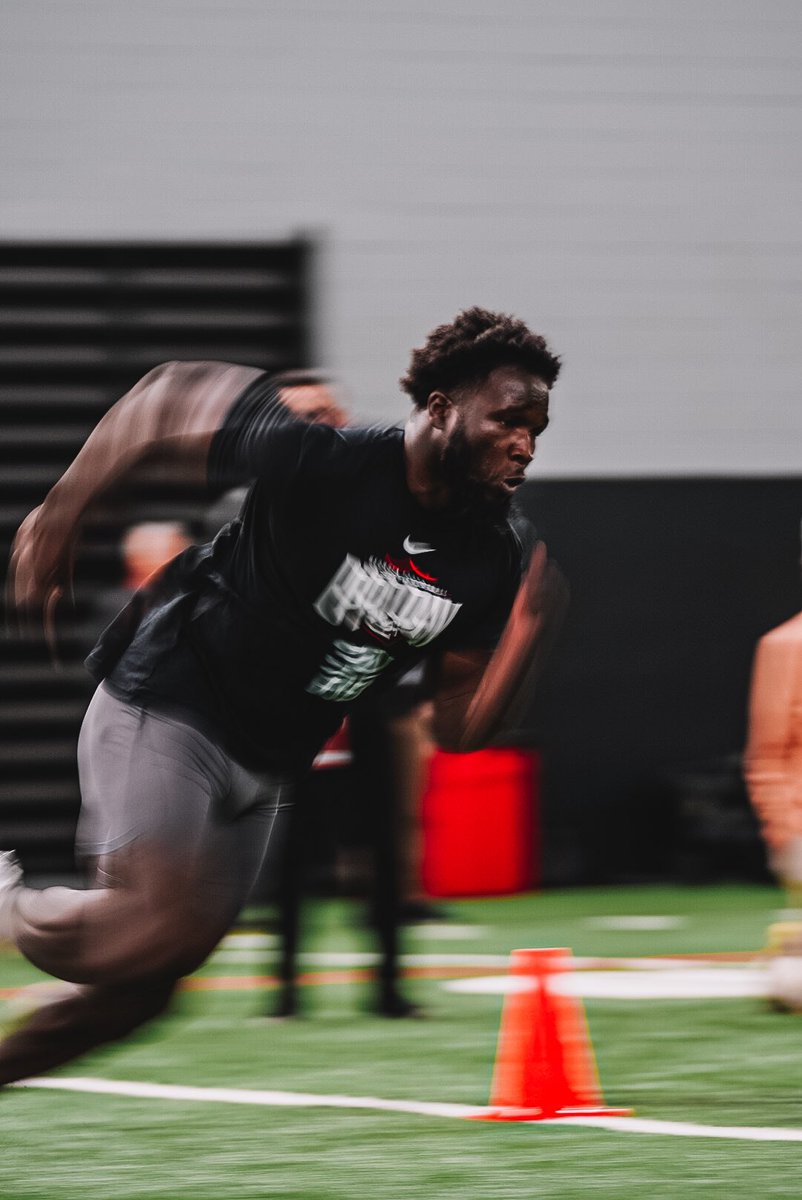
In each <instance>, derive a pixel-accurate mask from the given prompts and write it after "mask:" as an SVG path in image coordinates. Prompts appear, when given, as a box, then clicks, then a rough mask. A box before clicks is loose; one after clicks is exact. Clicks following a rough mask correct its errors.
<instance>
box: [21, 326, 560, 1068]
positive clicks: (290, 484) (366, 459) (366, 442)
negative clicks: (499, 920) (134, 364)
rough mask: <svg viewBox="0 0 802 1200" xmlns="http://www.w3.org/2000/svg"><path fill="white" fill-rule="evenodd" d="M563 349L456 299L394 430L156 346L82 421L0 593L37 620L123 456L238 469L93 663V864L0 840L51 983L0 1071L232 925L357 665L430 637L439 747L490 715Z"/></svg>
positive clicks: (525, 657)
mask: <svg viewBox="0 0 802 1200" xmlns="http://www.w3.org/2000/svg"><path fill="white" fill-rule="evenodd" d="M559 366H560V364H559V360H558V358H557V357H556V356H555V355H554V354H553V353H552V352H551V351H550V349H549V348H548V346H547V344H546V342H545V340H544V339H543V338H542V337H540V336H539V335H537V334H534V333H532V332H531V331H530V330H529V329H528V328H527V327H526V326H525V325H524V324H523V322H521V321H519V320H516V319H514V318H512V317H509V316H506V315H503V314H497V313H492V312H488V311H487V310H484V309H480V308H472V309H468V310H466V311H465V312H463V313H460V314H459V315H458V317H457V318H456V319H455V320H454V321H453V322H452V323H451V324H449V325H441V326H439V327H438V328H436V329H435V330H434V331H433V332H432V333H431V334H430V335H429V337H428V339H427V340H426V343H425V344H424V346H422V347H421V348H419V349H417V350H415V351H414V352H413V354H412V358H411V363H410V367H409V370H408V372H407V374H406V375H405V376H404V378H403V379H402V380H401V384H402V387H403V388H404V390H405V391H407V392H408V393H409V395H410V396H411V398H412V414H411V416H410V418H409V420H408V422H407V424H406V427H405V428H404V429H403V430H402V429H396V428H390V429H350V428H345V429H339V428H333V427H331V426H330V425H327V424H322V423H311V424H310V423H309V421H310V418H311V419H312V420H313V422H314V417H315V414H316V413H317V412H318V410H321V411H325V410H326V408H327V407H330V406H331V405H332V404H333V403H334V400H333V398H332V395H331V392H330V390H329V389H328V388H327V386H326V385H324V384H322V383H314V382H313V383H309V382H304V381H303V380H298V379H297V378H292V377H290V378H284V379H282V378H281V377H278V378H275V377H270V376H269V375H266V374H264V373H263V372H261V371H258V370H256V369H253V368H249V367H242V366H232V365H227V364H222V363H203V362H201V363H180V362H176V363H168V364H166V365H164V366H160V367H157V368H155V369H154V370H153V371H151V372H150V373H149V374H148V375H146V376H145V377H144V378H143V379H142V380H140V382H139V383H137V384H136V386H135V387H134V388H132V390H131V391H130V392H128V393H127V395H125V396H124V397H123V398H122V399H121V400H120V401H118V403H117V404H115V405H114V406H113V407H112V408H111V409H110V410H109V412H108V413H107V414H106V415H105V416H104V417H103V419H102V420H101V421H100V422H99V424H98V425H97V427H96V428H95V430H94V431H93V432H92V434H91V435H90V436H89V438H88V440H87V441H86V443H85V445H84V446H83V448H82V449H81V451H80V452H79V454H78V455H77V457H76V459H75V460H74V462H73V463H72V465H71V466H70V467H69V468H68V470H67V471H66V472H65V474H64V475H63V476H62V478H61V479H60V480H59V481H58V483H56V484H55V486H54V487H53V488H52V490H51V491H50V492H49V493H48V495H47V497H46V498H45V500H44V502H43V504H42V505H41V506H40V507H39V508H38V509H36V510H35V511H34V512H33V513H31V514H30V515H29V516H28V517H27V518H26V520H25V521H24V522H23V524H22V526H21V527H20V530H19V532H18V534H17V538H16V541H15V544H14V548H13V551H12V560H11V588H12V594H13V598H14V602H15V604H16V606H17V608H18V610H19V611H21V612H25V613H30V612H31V611H35V612H39V613H41V614H43V616H44V620H45V626H46V628H51V629H52V623H53V612H54V608H55V605H56V603H57V601H58V599H59V597H60V595H61V594H62V592H63V589H64V588H65V587H67V586H68V583H69V574H70V563H71V560H72V555H73V550H74V544H75V540H76V538H77V534H78V530H79V526H80V523H81V519H82V517H83V515H84V513H85V512H86V510H87V508H88V506H89V505H90V504H91V503H92V501H94V500H95V499H96V498H98V497H99V496H101V495H102V494H103V493H104V492H105V490H106V489H107V488H108V487H109V485H110V484H111V483H112V482H114V481H116V480H117V479H118V478H119V477H121V476H123V475H125V474H126V473H128V472H129V471H131V470H132V469H133V468H135V467H136V466H138V465H139V464H140V463H141V462H142V461H143V460H145V459H146V458H148V457H150V456H151V455H154V454H157V455H159V456H160V457H161V458H164V457H165V456H169V457H170V458H171V460H172V462H173V463H174V464H175V471H176V473H179V472H180V473H181V475H182V476H183V477H192V478H195V479H208V480H209V481H210V482H211V484H212V485H214V486H217V487H224V486H226V487H228V486H234V485H237V484H242V483H247V484H249V485H250V490H249V492H248V497H247V501H246V503H245V507H244V509H243V512H242V515H241V519H239V520H237V521H235V522H233V523H232V524H230V525H229V526H227V527H226V528H225V529H224V530H223V531H222V532H221V534H220V535H218V537H217V538H216V539H215V540H214V542H212V543H210V544H209V545H206V546H202V547H191V548H190V549H189V550H187V551H185V552H184V553H183V554H181V555H179V556H178V557H177V558H176V559H174V560H172V562H171V563H170V564H168V566H167V567H166V568H165V569H164V570H163V571H162V572H161V573H160V574H159V575H158V576H157V578H156V579H155V580H153V581H152V582H151V583H150V584H149V585H147V586H146V587H145V588H144V589H143V590H142V591H140V592H139V593H137V595H136V596H135V597H134V599H133V601H132V602H131V604H130V605H129V606H128V607H127V608H126V609H125V610H123V613H122V614H120V616H119V617H118V618H117V619H116V620H115V622H113V624H112V625H111V626H110V627H109V629H108V630H107V631H106V633H105V634H104V635H103V637H102V638H101V640H100V642H99V644H98V646H97V647H96V648H95V650H94V651H93V652H92V655H90V658H89V660H88V665H89V667H90V670H91V671H92V672H93V674H94V675H95V677H96V678H97V679H98V681H99V686H98V690H97V691H96V693H95V696H94V698H93V700H92V702H91V704H90V706H89V709H88V711H87V714H86V718H85V720H84V723H83V726H82V730H81V735H80V739H79V745H78V761H79V771H80V779H81V793H82V810H81V817H80V822H79V829H78V850H79V852H80V853H81V854H82V855H83V856H85V857H86V858H87V860H89V861H90V862H91V863H93V864H94V868H95V879H94V883H95V886H93V887H92V888H90V889H88V890H85V891H81V890H74V889H70V888H48V889H45V890H35V889H30V888H28V887H26V886H25V885H24V883H23V881H22V878H21V873H20V870H19V867H18V866H17V864H16V861H15V859H14V858H13V855H11V854H6V855H3V856H2V859H0V937H3V936H5V937H7V938H9V939H11V940H13V941H14V942H15V943H16V945H17V946H18V947H19V949H20V950H21V952H22V953H23V954H24V955H25V956H26V957H27V958H28V959H30V961H31V962H33V963H34V964H36V965H37V966H38V967H40V968H41V969H42V970H44V971H46V972H48V973H49V974H51V975H55V976H57V977H58V978H59V979H61V980H64V981H67V986H66V987H65V989H64V990H63V993H60V994H59V995H57V996H56V997H55V998H54V999H53V1000H52V1002H50V1003H48V1004H46V1005H44V1006H43V1007H41V1008H39V1009H38V1010H36V1011H35V1012H34V1013H33V1014H32V1015H31V1016H30V1018H29V1019H28V1021H27V1022H26V1023H25V1024H24V1025H23V1026H21V1027H20V1028H19V1029H18V1030H17V1031H16V1032H15V1033H13V1034H11V1035H10V1036H9V1037H7V1038H6V1039H5V1040H4V1041H3V1042H2V1043H0V1083H8V1082H11V1081H13V1080H15V1079H19V1078H23V1077H26V1076H29V1075H32V1074H35V1073H39V1072H41V1071H43V1070H47V1069H49V1068H52V1067H55V1066H57V1065H59V1064H61V1063H63V1062H67V1061H69V1060H71V1059H73V1058H75V1057H76V1056H78V1055H80V1054H82V1053H84V1052H85V1051H87V1050H89V1049H91V1048H92V1047H94V1046H98V1045H100V1044H102V1043H105V1042H109V1041H112V1040H114V1039H116V1038H119V1037H122V1036H124V1035H125V1034H127V1033H129V1032H130V1031H131V1030H133V1029H135V1028H136V1027H137V1026H139V1025H141V1024H142V1023H143V1022H145V1021H146V1020H149V1019H150V1018H152V1017H154V1016H156V1015H157V1014H158V1013H160V1012H161V1011H163V1009H164V1008H165V1007H166V1005H167V1003H168V1001H169V999H170V996H171V995H172V993H173V991H174V989H175V987H176V984H177V982H178V980H179V979H180V978H181V977H182V976H183V975H186V974H187V973H189V972H191V971H194V970H195V969H196V968H197V967H198V966H199V965H200V964H201V963H202V962H203V961H204V959H205V958H206V957H207V956H208V954H209V953H210V952H211V951H212V949H213V948H214V946H215V945H216V944H217V942H218V941H219V939H220V938H221V936H222V935H223V934H224V933H225V932H226V930H227V929H228V928H229V927H230V925H231V923H232V922H233V920H234V918H235V916H236V914H237V912H238V911H239V909H240V907H241V905H242V903H243V902H244V900H245V898H246V897H247V894H248V891H249V889H250V886H251V884H252V881H253V879H254V877H255V874H256V872H257V870H258V868H259V865H260V862H261V859H262V857H263V855H264V851H265V848H266V845H267V839H268V836H269V833H270V828H271V825H272V823H273V818H274V816H275V813H276V810H277V808H278V807H279V806H280V805H282V804H283V803H285V802H287V800H288V799H289V795H290V792H291V788H292V782H293V780H294V779H296V778H297V777H298V775H299V773H301V772H303V771H305V770H306V769H307V768H308V766H309V764H310V763H311V761H312V759H313V758H314V756H315V754H316V753H317V751H318V750H319V748H320V747H321V745H322V744H323V742H324V741H325V740H326V739H327V738H328V737H329V736H330V735H331V734H332V733H333V732H334V730H335V729H336V728H337V727H338V726H339V724H340V723H341V721H342V719H343V716H344V715H345V714H346V713H347V711H348V708H349V705H350V704H352V703H353V702H354V701H356V700H357V698H358V697H359V696H361V695H362V694H363V693H364V692H365V691H366V690H367V689H368V688H369V687H385V686H387V685H388V684H389V683H391V682H392V681H393V680H394V679H396V678H397V677H398V676H399V675H400V674H401V673H403V672H405V671H407V670H408V669H409V667H410V666H411V665H413V664H414V663H415V662H416V661H419V660H421V659H426V660H428V669H429V670H431V672H432V686H433V690H434V696H435V699H434V712H435V718H434V731H435V736H436V738H437V740H438V741H439V743H440V745H441V746H444V747H445V748H447V749H450V750H453V751H468V750H473V749H477V748H479V747H481V746H483V745H485V744H486V743H487V742H488V740H489V739H491V738H492V737H494V736H495V735H496V734H497V733H498V731H499V730H500V729H501V728H502V726H503V723H504V721H505V719H508V718H509V717H510V716H511V714H512V712H513V710H514V708H515V705H516V702H520V701H521V697H522V696H525V695H527V694H528V692H529V689H530V687H531V681H532V678H533V677H534V676H535V675H536V674H537V671H538V669H539V664H540V661H541V660H542V657H543V654H544V651H545V649H546V646H547V643H548V642H549V641H550V639H551V634H552V633H553V630H554V629H555V627H556V624H557V622H558V618H559V613H560V611H561V609H562V607H563V603H564V598H565V587H564V584H563V581H562V577H561V575H560V573H559V570H558V569H557V568H556V567H555V566H554V565H553V564H552V563H551V562H550V561H549V559H548V557H547V554H546V549H545V547H544V545H543V544H542V542H538V543H537V544H536V545H535V547H534V549H533V551H532V554H531V560H530V562H529V565H528V567H527V568H526V569H524V544H523V543H524V542H525V540H526V539H525V537H524V538H523V539H522V537H521V536H520V533H519V532H516V529H515V528H514V527H513V523H511V521H510V520H509V519H508V510H509V507H510V501H511V499H512V497H513V495H514V493H515V491H516V490H517V489H518V488H519V487H520V485H521V483H522V482H523V479H524V472H525V470H526V467H527V465H528V464H529V462H530V461H531V459H532V456H533V454H534V451H535V442H536V439H537V438H538V436H539V435H540V434H541V433H542V432H543V431H544V429H545V428H546V424H547V421H548V403H549V392H550V389H551V387H552V385H553V383H554V381H555V379H556V378H557V374H558V371H559ZM293 410H295V412H296V413H298V414H299V416H301V417H302V418H303V419H298V418H297V417H294V416H293ZM488 820H492V811H490V812H489V813H488Z"/></svg>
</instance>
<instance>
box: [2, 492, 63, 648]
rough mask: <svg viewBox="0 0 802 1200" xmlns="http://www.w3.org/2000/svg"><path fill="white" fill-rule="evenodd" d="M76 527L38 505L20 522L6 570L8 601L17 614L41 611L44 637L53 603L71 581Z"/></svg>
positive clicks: (52, 610)
mask: <svg viewBox="0 0 802 1200" xmlns="http://www.w3.org/2000/svg"><path fill="white" fill-rule="evenodd" d="M76 537H77V528H76V525H75V523H68V522H67V521H66V520H65V519H63V518H60V517H59V516H58V514H56V516H55V517H53V516H52V506H51V508H50V511H48V506H47V503H45V504H41V505H40V506H39V507H38V508H35V509H34V510H33V512H31V513H29V514H28V516H27V517H26V518H25V520H24V521H23V522H22V524H21V525H20V527H19V529H18V531H17V536H16V537H15V539H14V544H13V545H12V547H11V559H10V563H9V573H8V603H9V607H10V608H13V609H15V610H16V611H17V613H19V614H20V616H21V617H22V616H25V615H28V616H32V615H33V614H34V613H37V614H41V616H42V619H43V622H44V626H45V631H46V633H47V634H48V638H50V635H51V634H52V627H53V617H54V613H55V608H56V605H57V604H58V601H59V600H60V599H61V596H62V595H63V593H64V589H65V588H68V587H69V586H70V583H71V576H72V557H73V548H74V545H75V540H76Z"/></svg>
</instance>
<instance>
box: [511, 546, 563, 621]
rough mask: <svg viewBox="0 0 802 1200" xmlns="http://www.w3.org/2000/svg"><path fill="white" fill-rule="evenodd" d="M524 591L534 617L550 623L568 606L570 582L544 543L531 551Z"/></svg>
mask: <svg viewBox="0 0 802 1200" xmlns="http://www.w3.org/2000/svg"><path fill="white" fill-rule="evenodd" d="M521 592H522V594H523V599H524V602H525V606H526V608H527V609H528V611H529V612H530V613H531V614H532V616H534V617H539V618H541V619H542V620H543V621H544V622H548V623H549V624H550V623H552V622H553V621H555V620H559V619H560V618H561V617H562V615H563V613H564V612H565V609H566V608H567V606H568V597H569V588H568V582H567V580H566V578H565V576H564V575H563V573H562V571H561V570H560V568H559V567H558V566H557V564H556V563H555V562H554V561H553V560H552V559H550V558H549V555H548V550H547V549H546V543H545V542H538V543H537V544H536V546H535V548H534V550H533V551H532V557H531V559H530V561H529V567H528V569H527V572H526V574H525V575H524V578H523V582H522V583H521Z"/></svg>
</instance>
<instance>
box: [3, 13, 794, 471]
mask: <svg viewBox="0 0 802 1200" xmlns="http://www.w3.org/2000/svg"><path fill="white" fill-rule="evenodd" d="M0 17H2V19H3V24H4V28H3V30H2V31H0V44H2V47H3V50H2V61H0V105H2V109H1V111H2V114H3V116H2V120H1V121H0V145H1V146H2V151H1V152H0V153H1V154H2V161H1V162H0V166H2V171H1V172H0V237H6V238H8V237H12V238H13V237H26V238H27V237H42V238H52V237H80V238H85V237H97V238H109V237H146V238H153V237H161V236H164V237H180V236H186V237H209V238H234V239H236V238H272V237H275V236H283V235H285V234H288V233H293V232H296V231H299V230H302V231H303V230H313V231H318V232H319V233H320V234H321V235H322V236H323V238H324V249H323V253H322V255H321V261H320V267H321V271H320V284H321V288H320V327H321V331H322V344H321V348H320V350H321V358H323V359H325V360H326V361H328V362H329V363H333V364H334V365H335V366H336V367H337V368H338V369H339V370H340V371H341V372H342V373H343V375H344V377H345V379H346V380H347V382H348V384H349V386H350V387H351V389H352V392H353V395H354V398H355V406H356V408H357V409H358V410H359V411H361V413H362V414H363V415H370V416H374V417H375V416H378V417H393V418H394V417H397V416H398V415H400V414H402V413H403V412H404V411H405V407H406V406H405V401H404V399H403V398H402V397H400V396H399V394H398V392H397V389H396V386H395V381H396V379H397V377H398V375H399V374H400V373H401V372H402V370H403V369H404V367H405V362H406V357H407V352H408V349H409V348H410V347H411V346H412V345H416V344H418V343H419V342H420V341H421V339H422V338H423V336H424V335H425V334H426V332H427V331H428V329H429V328H430V327H431V326H432V325H433V324H435V323H438V322H439V321H441V320H447V319H450V318H451V316H452V315H453V314H454V312H455V311H456V310H457V309H458V308H460V307H463V306H465V305H469V304H472V303H481V304H486V305H489V306H491V307H499V308H503V309H505V310H508V311H513V312H515V313H517V314H519V315H520V316H523V317H524V318H526V319H527V320H528V321H529V322H530V323H531V324H532V325H533V326H534V327H536V328H538V329H540V330H542V331H543V332H545V333H546V334H547V335H548V336H549V337H550V338H551V340H552V342H553V344H554V346H555V347H556V348H557V349H558V350H559V351H561V352H562V354H563V356H564V359H565V369H564V378H563V380H562V381H561V382H560V385H559V388H558V390H557V392H556V393H555V399H554V414H555V419H554V423H553V427H552V429H550V431H549V434H548V436H547V437H546V438H544V440H543V443H542V447H541V450H540V451H539V453H540V466H539V471H540V473H541V474H542V475H552V476H566V475H579V474H592V475H605V476H607V475H622V474H684V473H709V472H713V473H719V472H723V473H736V474H742V473H772V474H781V473H795V474H796V473H799V472H800V451H802V403H800V399H799V380H800V374H801V372H800V367H801V366H802V337H800V330H802V233H800V225H799V214H800V184H801V183H802V163H801V162H800V147H801V146H802V117H801V116H800V111H801V110H800V92H801V91H802V83H801V82H800V78H801V77H800V60H802V4H800V3H799V2H798V0H761V2H760V3H758V2H757V0H495V2H494V3H493V4H492V5H491V4H490V3H488V2H487V0H396V2H395V3H391V2H390V0H3V4H2V12H1V13H0Z"/></svg>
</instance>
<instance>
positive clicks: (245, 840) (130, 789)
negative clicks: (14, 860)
mask: <svg viewBox="0 0 802 1200" xmlns="http://www.w3.org/2000/svg"><path fill="white" fill-rule="evenodd" d="M78 771H79V775H80V781H81V797H82V803H81V814H80V818H79V822H78V832H77V837H76V846H77V849H78V852H79V853H80V854H81V855H83V856H85V857H88V858H95V857H99V856H101V855H105V854H110V853H113V852H114V851H115V850H119V849H121V848H122V847H123V846H127V845H129V844H130V843H131V842H134V841H136V840H138V839H143V840H146V841H148V842H154V843H159V844H161V845H164V846H165V847H167V848H169V849H174V850H179V849H180V850H182V851H184V852H188V853H193V852H195V851H203V850H213V851H219V852H220V853H224V854H225V853H228V852H231V851H235V850H236V856H237V857H241V854H242V853H245V852H247V853H248V856H249V857H254V858H255V857H258V859H259V862H261V858H262V857H263V856H264V852H265V850H266V848H267V841H268V838H269V835H270V830H271V828H272V825H273V822H274V820H275V817H276V814H277V813H278V811H279V809H281V808H283V807H285V806H287V805H289V804H290V803H291V797H292V785H291V781H290V780H289V779H287V778H279V777H277V776H275V775H271V774H268V773H264V774H263V773H259V772H253V771H249V770H246V769H245V768H244V767H243V766H241V765H240V764H239V763H237V762H235V761H234V760H233V759H231V758H230V757H229V756H228V755H227V754H226V752H225V751H224V750H223V749H222V748H221V747H220V746H219V745H217V744H216V743H215V742H214V741H212V740H211V739H210V738H209V737H208V736H206V735H205V734H203V733H200V732H199V731H198V730H196V729H194V728H193V727H192V726H191V725H188V724H184V723H183V722H181V721H180V720H176V719H175V718H174V717H173V716H164V715H161V714H159V713H155V712H151V711H148V710H144V709H141V708H135V707H134V706H132V705H130V704H127V703H125V702H124V701H122V700H118V699H117V698H116V697H114V696H112V695H111V693H110V692H108V691H106V689H105V688H104V687H103V686H102V685H101V686H100V687H99V688H98V689H97V691H96V692H95V695H94V697H93V699H92V702H91V703H90V705H89V708H88V709H87V713H86V716H85V718H84V722H83V725H82V726H81V734H80V737H79V739H78ZM256 867H257V869H258V863H257V864H256Z"/></svg>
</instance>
